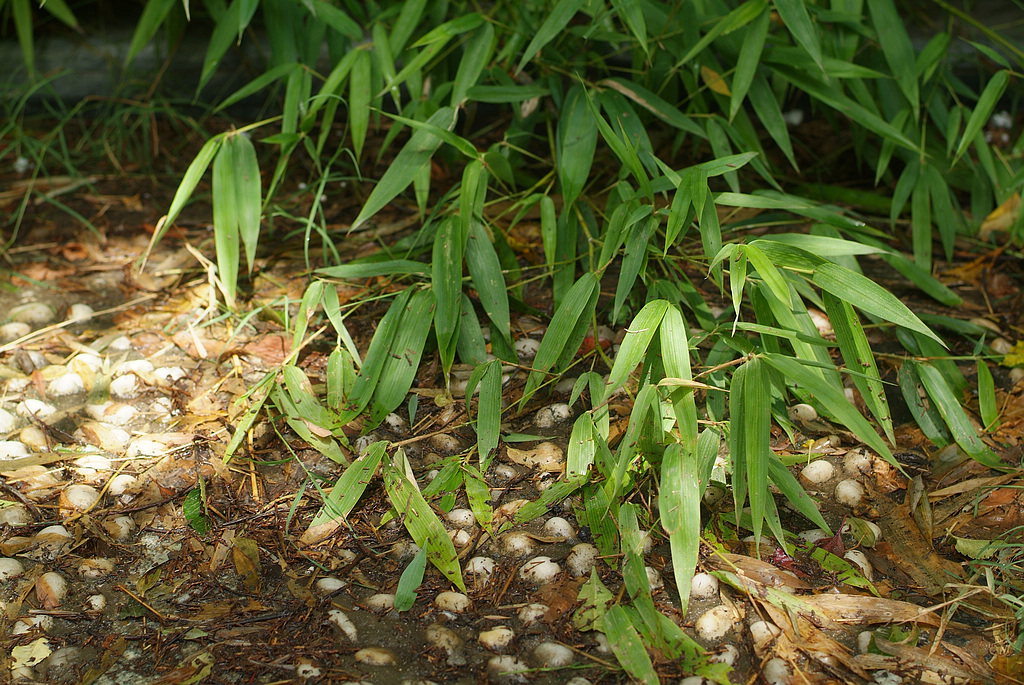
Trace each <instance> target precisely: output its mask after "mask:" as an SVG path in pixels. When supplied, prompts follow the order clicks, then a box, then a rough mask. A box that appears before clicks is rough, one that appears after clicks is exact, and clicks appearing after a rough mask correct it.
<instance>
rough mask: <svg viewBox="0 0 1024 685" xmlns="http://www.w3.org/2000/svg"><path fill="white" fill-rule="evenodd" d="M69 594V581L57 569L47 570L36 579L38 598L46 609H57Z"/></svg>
mask: <svg viewBox="0 0 1024 685" xmlns="http://www.w3.org/2000/svg"><path fill="white" fill-rule="evenodd" d="M67 594H68V581H66V580H64V576H62V575H61V574H59V573H57V572H56V571H47V572H46V573H44V574H43V575H41V576H39V578H37V579H36V599H37V600H38V601H39V604H40V606H42V607H43V608H44V609H56V608H57V607H59V606H60V604H61V602H63V601H64V598H65V597H67Z"/></svg>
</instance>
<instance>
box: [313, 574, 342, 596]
mask: <svg viewBox="0 0 1024 685" xmlns="http://www.w3.org/2000/svg"><path fill="white" fill-rule="evenodd" d="M345 587H348V581H345V580H342V579H340V578H335V577H333V576H326V577H324V578H320V579H319V580H317V581H316V593H317V594H318V595H322V596H324V597H327V596H330V595H333V594H334V593H335V592H337V591H339V590H341V589H342V588H345Z"/></svg>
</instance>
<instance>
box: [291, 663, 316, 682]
mask: <svg viewBox="0 0 1024 685" xmlns="http://www.w3.org/2000/svg"><path fill="white" fill-rule="evenodd" d="M295 675H297V676H299V677H300V678H302V679H304V680H308V679H310V678H319V677H320V669H319V668H317V666H316V664H314V663H313V662H312V661H310V660H309V659H306V658H300V659H298V660H297V661H296V663H295Z"/></svg>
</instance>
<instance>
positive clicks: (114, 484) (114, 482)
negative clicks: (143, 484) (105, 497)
mask: <svg viewBox="0 0 1024 685" xmlns="http://www.w3.org/2000/svg"><path fill="white" fill-rule="evenodd" d="M137 482H138V478H136V477H135V476H133V475H130V474H127V473H119V474H117V475H116V476H114V477H113V478H111V479H110V485H109V486H107V492H109V493H110V494H111V495H113V496H114V497H120V496H121V495H123V494H125V493H126V492H128V491H129V490H131V489H132V488H134V487H135V484H136V483H137Z"/></svg>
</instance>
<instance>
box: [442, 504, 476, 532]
mask: <svg viewBox="0 0 1024 685" xmlns="http://www.w3.org/2000/svg"><path fill="white" fill-rule="evenodd" d="M445 518H446V519H448V523H450V524H452V525H453V526H457V527H459V528H471V527H472V526H474V525H476V517H475V516H473V512H472V511H470V510H469V509H452V510H451V511H449V512H448V513H447V514H445Z"/></svg>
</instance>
